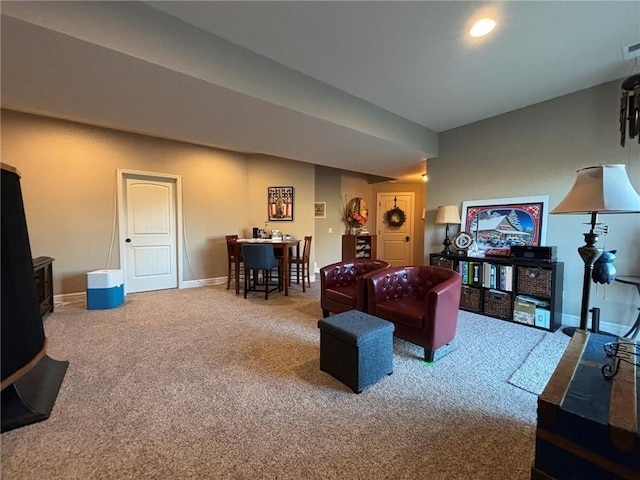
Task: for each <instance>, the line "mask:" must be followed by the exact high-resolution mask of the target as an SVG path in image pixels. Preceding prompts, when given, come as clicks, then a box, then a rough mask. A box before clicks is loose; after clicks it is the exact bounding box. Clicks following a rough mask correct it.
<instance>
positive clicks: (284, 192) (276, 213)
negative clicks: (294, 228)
mask: <svg viewBox="0 0 640 480" xmlns="http://www.w3.org/2000/svg"><path fill="white" fill-rule="evenodd" d="M267 202H268V214H269V221H270V222H292V221H293V187H268V192H267Z"/></svg>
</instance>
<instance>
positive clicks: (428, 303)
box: [366, 265, 462, 362]
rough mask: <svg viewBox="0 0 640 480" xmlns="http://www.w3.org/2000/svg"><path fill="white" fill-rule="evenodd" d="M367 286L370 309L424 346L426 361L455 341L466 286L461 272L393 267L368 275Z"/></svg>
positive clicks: (398, 332) (404, 336)
mask: <svg viewBox="0 0 640 480" xmlns="http://www.w3.org/2000/svg"><path fill="white" fill-rule="evenodd" d="M366 287H367V303H368V305H367V313H369V314H370V315H375V316H376V317H379V318H384V319H385V320H388V321H390V322H393V323H394V324H395V326H396V328H395V332H394V335H395V336H396V337H398V338H402V339H404V340H407V341H409V342H411V343H413V344H416V345H420V346H421V347H424V358H425V360H426V361H428V362H432V361H433V360H434V358H435V357H436V350H438V349H439V348H442V350H441V352H444V351H445V350H446V348H444V347H446V346H447V345H448V344H450V343H451V342H452V341H453V339H454V337H455V335H456V326H457V323H458V308H459V306H460V291H461V289H462V277H461V276H460V274H458V273H457V272H454V271H453V270H449V269H447V268H441V267H434V266H427V265H419V266H408V267H390V268H387V269H385V270H381V271H379V272H373V273H371V274H370V275H368V276H367V279H366ZM438 356H440V355H438Z"/></svg>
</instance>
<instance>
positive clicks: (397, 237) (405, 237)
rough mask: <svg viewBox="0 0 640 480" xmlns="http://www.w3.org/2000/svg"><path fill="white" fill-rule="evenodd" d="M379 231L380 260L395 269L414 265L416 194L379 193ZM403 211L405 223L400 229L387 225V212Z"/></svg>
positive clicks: (377, 221) (377, 222)
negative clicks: (392, 210)
mask: <svg viewBox="0 0 640 480" xmlns="http://www.w3.org/2000/svg"><path fill="white" fill-rule="evenodd" d="M377 197H378V198H377V202H378V208H377V219H376V225H377V231H378V258H379V259H381V260H384V261H386V262H389V263H390V264H391V265H392V266H394V267H400V266H404V265H412V264H413V248H414V243H415V242H414V240H413V236H414V235H413V210H414V204H415V194H414V193H413V192H396V193H378V195H377ZM396 207H397V208H399V209H401V210H402V211H403V212H404V213H405V215H406V220H405V222H404V223H403V224H402V225H401V226H398V227H393V226H391V225H389V224H387V223H386V222H385V220H384V217H385V214H386V212H388V211H389V210H391V209H393V208H396Z"/></svg>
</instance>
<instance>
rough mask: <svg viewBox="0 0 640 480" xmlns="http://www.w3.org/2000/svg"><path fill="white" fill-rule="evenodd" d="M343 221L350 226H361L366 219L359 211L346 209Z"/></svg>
mask: <svg viewBox="0 0 640 480" xmlns="http://www.w3.org/2000/svg"><path fill="white" fill-rule="evenodd" d="M344 218H345V221H346V222H347V225H348V226H349V227H350V228H362V227H363V226H364V224H365V223H366V222H367V219H366V218H365V217H363V216H362V215H360V213H359V212H350V211H348V210H347V211H346V212H345V214H344Z"/></svg>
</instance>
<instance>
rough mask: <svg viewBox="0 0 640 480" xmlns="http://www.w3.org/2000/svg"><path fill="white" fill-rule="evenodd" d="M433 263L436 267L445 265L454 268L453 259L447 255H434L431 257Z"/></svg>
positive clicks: (450, 268)
mask: <svg viewBox="0 0 640 480" xmlns="http://www.w3.org/2000/svg"><path fill="white" fill-rule="evenodd" d="M431 265H434V266H436V267H444V268H448V269H449V270H453V259H451V258H445V257H433V258H432V259H431Z"/></svg>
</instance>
